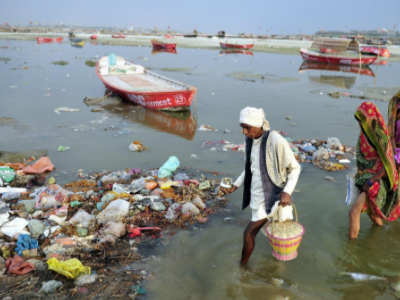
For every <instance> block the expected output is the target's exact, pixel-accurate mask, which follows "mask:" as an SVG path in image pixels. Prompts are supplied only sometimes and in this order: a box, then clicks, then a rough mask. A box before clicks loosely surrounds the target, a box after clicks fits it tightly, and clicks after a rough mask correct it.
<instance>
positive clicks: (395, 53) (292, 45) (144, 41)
mask: <svg viewBox="0 0 400 300" xmlns="http://www.w3.org/2000/svg"><path fill="white" fill-rule="evenodd" d="M37 36H41V37H49V38H51V37H61V36H62V37H64V39H66V40H67V39H68V38H69V35H68V34H67V33H60V34H54V33H41V34H37V33H5V32H3V33H0V39H9V40H25V41H29V40H36V37H37ZM90 36H91V34H84V33H75V38H80V39H82V40H84V41H91V42H98V43H99V44H108V45H124V46H139V45H140V46H149V47H151V46H152V45H151V42H150V41H151V40H152V39H160V40H165V38H164V37H162V36H154V35H153V36H152V35H127V36H126V38H124V39H116V38H112V37H111V36H110V35H109V34H98V35H97V39H96V40H91V39H90ZM226 40H227V39H226V38H218V39H215V38H206V37H197V38H185V37H181V36H176V37H174V39H173V41H174V42H176V43H177V48H179V47H183V48H198V49H219V50H223V49H222V48H221V47H220V45H219V43H220V42H223V41H226ZM228 40H231V41H234V42H241V43H249V40H253V41H254V47H253V48H251V49H250V50H248V51H252V52H268V53H279V54H297V55H300V52H299V50H300V48H303V47H304V48H309V47H310V46H311V44H312V41H300V40H280V39H279V40H278V39H249V38H229V39H228ZM387 48H388V49H389V51H390V53H391V57H390V58H386V59H385V60H387V61H393V62H395V61H397V62H400V46H396V45H390V46H387Z"/></svg>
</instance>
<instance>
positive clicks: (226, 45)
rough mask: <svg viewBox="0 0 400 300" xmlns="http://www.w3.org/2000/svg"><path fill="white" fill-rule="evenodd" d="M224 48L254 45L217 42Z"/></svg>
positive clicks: (242, 47)
mask: <svg viewBox="0 0 400 300" xmlns="http://www.w3.org/2000/svg"><path fill="white" fill-rule="evenodd" d="M219 44H220V45H221V47H222V48H224V49H250V48H252V47H253V46H254V44H228V43H219Z"/></svg>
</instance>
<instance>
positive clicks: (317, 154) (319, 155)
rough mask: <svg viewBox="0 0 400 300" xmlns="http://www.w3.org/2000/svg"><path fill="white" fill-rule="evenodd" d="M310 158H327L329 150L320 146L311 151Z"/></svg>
mask: <svg viewBox="0 0 400 300" xmlns="http://www.w3.org/2000/svg"><path fill="white" fill-rule="evenodd" d="M312 159H313V160H328V159H329V152H328V150H326V149H325V148H324V147H321V148H319V149H318V150H317V151H315V152H314V153H313V155H312Z"/></svg>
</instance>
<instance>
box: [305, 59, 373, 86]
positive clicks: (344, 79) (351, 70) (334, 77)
mask: <svg viewBox="0 0 400 300" xmlns="http://www.w3.org/2000/svg"><path fill="white" fill-rule="evenodd" d="M306 71H310V72H309V75H308V78H309V79H310V81H313V82H317V83H322V84H329V85H333V86H335V87H338V88H345V89H350V88H352V87H353V85H354V84H355V83H356V81H357V79H358V76H359V75H365V76H372V77H375V74H374V72H373V71H372V70H371V69H370V68H368V67H367V66H363V67H361V68H360V67H358V66H346V65H333V64H325V63H312V62H303V63H302V64H301V66H300V69H299V73H303V72H306ZM314 71H315V72H314Z"/></svg>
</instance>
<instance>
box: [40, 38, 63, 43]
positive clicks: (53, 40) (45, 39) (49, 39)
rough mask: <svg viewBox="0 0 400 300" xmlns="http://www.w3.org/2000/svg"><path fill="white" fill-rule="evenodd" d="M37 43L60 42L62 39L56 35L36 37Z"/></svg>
mask: <svg viewBox="0 0 400 300" xmlns="http://www.w3.org/2000/svg"><path fill="white" fill-rule="evenodd" d="M36 39H37V41H38V43H40V44H44V43H61V42H62V40H63V37H57V38H47V37H39V36H38V37H36Z"/></svg>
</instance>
